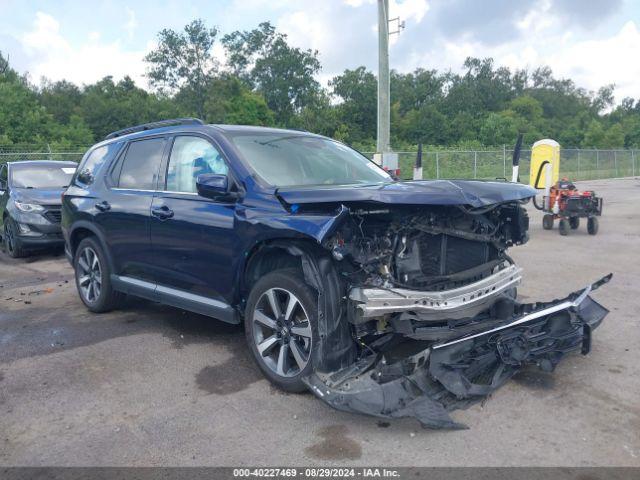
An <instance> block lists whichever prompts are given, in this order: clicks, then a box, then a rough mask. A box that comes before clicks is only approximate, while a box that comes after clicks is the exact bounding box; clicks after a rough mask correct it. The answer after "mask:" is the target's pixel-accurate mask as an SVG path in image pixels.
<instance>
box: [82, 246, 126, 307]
mask: <svg viewBox="0 0 640 480" xmlns="http://www.w3.org/2000/svg"><path fill="white" fill-rule="evenodd" d="M73 268H74V270H75V277H76V287H77V289H78V294H79V295H80V300H82V303H84V304H85V305H86V307H87V308H88V309H89V310H90V311H92V312H94V313H103V312H109V311H111V310H113V309H114V308H116V307H117V306H118V305H119V304H120V302H121V301H122V298H123V297H124V295H123V294H122V293H120V292H116V291H115V290H114V289H113V288H112V286H111V272H110V269H109V265H108V263H107V261H106V257H105V254H104V252H103V251H102V248H101V247H100V244H99V243H98V242H97V241H96V240H95V239H94V238H92V237H88V238H85V239H84V240H82V241H81V242H80V245H78V248H77V249H76V254H75V256H74V259H73Z"/></svg>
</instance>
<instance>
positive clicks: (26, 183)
mask: <svg viewBox="0 0 640 480" xmlns="http://www.w3.org/2000/svg"><path fill="white" fill-rule="evenodd" d="M75 171H76V169H75V167H70V166H68V165H64V166H57V165H28V166H27V165H20V166H17V165H15V166H13V167H12V168H11V185H13V186H14V187H15V188H43V189H44V188H50V189H57V188H66V187H68V186H69V182H71V177H73V173H74V172H75Z"/></svg>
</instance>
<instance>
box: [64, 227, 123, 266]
mask: <svg viewBox="0 0 640 480" xmlns="http://www.w3.org/2000/svg"><path fill="white" fill-rule="evenodd" d="M87 237H94V238H96V239H97V240H98V243H99V244H100V248H102V252H103V253H104V256H105V257H106V259H107V263H108V264H109V269H110V270H111V272H114V269H113V265H114V264H113V259H112V257H111V252H110V250H109V248H108V247H107V242H106V239H105V238H104V234H103V233H102V232H101V231H100V229H99V228H98V227H96V226H95V225H94V224H93V223H91V222H87V221H82V220H81V221H79V222H76V223H75V224H74V225H73V226H72V227H71V229H70V231H69V240H68V242H67V243H68V246H69V252H70V253H71V258H75V256H76V250H77V249H78V245H80V242H81V241H82V240H84V239H85V238H87Z"/></svg>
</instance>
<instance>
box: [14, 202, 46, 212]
mask: <svg viewBox="0 0 640 480" xmlns="http://www.w3.org/2000/svg"><path fill="white" fill-rule="evenodd" d="M13 203H14V204H15V206H16V208H17V209H18V210H20V211H21V212H25V213H36V212H44V207H43V206H42V205H37V204H35V203H21V202H15V201H14V202H13Z"/></svg>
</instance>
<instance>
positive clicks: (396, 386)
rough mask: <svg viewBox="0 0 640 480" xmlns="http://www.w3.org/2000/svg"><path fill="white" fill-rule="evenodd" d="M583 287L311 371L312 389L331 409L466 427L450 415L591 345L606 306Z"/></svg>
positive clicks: (436, 425) (591, 287) (602, 281)
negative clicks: (405, 346) (413, 344)
mask: <svg viewBox="0 0 640 480" xmlns="http://www.w3.org/2000/svg"><path fill="white" fill-rule="evenodd" d="M611 277H612V274H609V275H607V276H605V277H603V278H602V279H600V280H599V281H597V282H595V283H594V284H592V285H589V286H588V287H586V288H585V289H584V290H580V291H577V292H574V293H572V294H570V295H568V296H567V297H565V298H563V299H560V300H554V301H552V302H547V303H529V304H517V303H516V306H515V312H514V314H513V316H512V317H511V318H510V319H509V320H505V321H502V322H499V324H498V325H496V323H495V322H492V323H491V326H490V327H489V328H487V327H484V328H482V327H479V328H478V329H477V330H476V331H474V332H468V331H465V333H464V335H461V336H459V337H454V338H451V337H448V338H447V340H445V341H440V342H434V343H431V344H430V345H429V346H428V347H427V348H425V349H422V350H419V351H417V352H415V353H412V354H409V355H405V356H398V355H396V354H394V353H393V352H392V351H391V350H389V351H386V352H383V351H379V352H378V353H376V354H373V353H372V354H370V355H368V356H366V357H363V358H361V359H360V360H359V361H358V362H356V363H355V364H353V365H351V366H350V367H347V368H345V369H343V370H340V371H338V372H332V373H330V374H322V373H318V372H316V373H313V374H312V375H311V376H310V377H308V378H307V379H306V382H307V384H308V385H309V387H310V389H311V391H312V392H313V393H314V394H315V395H316V396H317V397H318V398H320V399H321V400H322V401H324V402H325V403H327V404H329V405H330V406H332V407H334V408H336V409H338V410H344V411H349V412H357V413H364V414H369V415H374V416H378V417H388V418H397V417H415V418H416V419H418V420H419V421H420V422H421V424H422V425H423V426H424V427H430V428H466V427H465V426H464V425H461V424H459V423H456V422H455V421H453V420H452V419H451V417H450V416H449V412H450V411H452V410H455V409H458V408H466V407H468V406H469V405H471V404H473V403H476V402H478V401H481V400H483V399H485V398H486V397H487V396H488V395H489V394H490V393H491V392H493V391H494V390H496V389H497V388H499V387H500V386H502V385H503V384H504V383H505V382H506V381H507V380H509V379H510V378H511V377H512V376H513V375H514V374H515V373H516V372H517V371H518V370H520V369H521V368H522V367H523V366H526V365H536V366H538V367H539V368H541V369H543V370H545V371H552V370H553V369H554V368H555V366H556V365H557V364H558V362H559V361H560V360H561V359H562V358H563V357H564V355H566V354H567V353H570V352H574V351H580V352H581V353H582V354H583V355H586V354H587V353H588V352H589V351H590V349H591V332H592V331H593V330H594V329H595V328H596V327H598V326H599V325H600V323H601V322H602V320H603V319H604V317H605V316H606V315H607V313H609V311H608V310H607V309H606V308H604V307H603V306H602V305H600V304H599V303H598V302H596V301H595V300H593V299H592V298H591V297H590V296H589V293H590V292H591V291H593V290H595V289H597V288H598V287H600V286H601V285H603V284H605V283H607V282H608V281H609V280H610V279H611Z"/></svg>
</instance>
